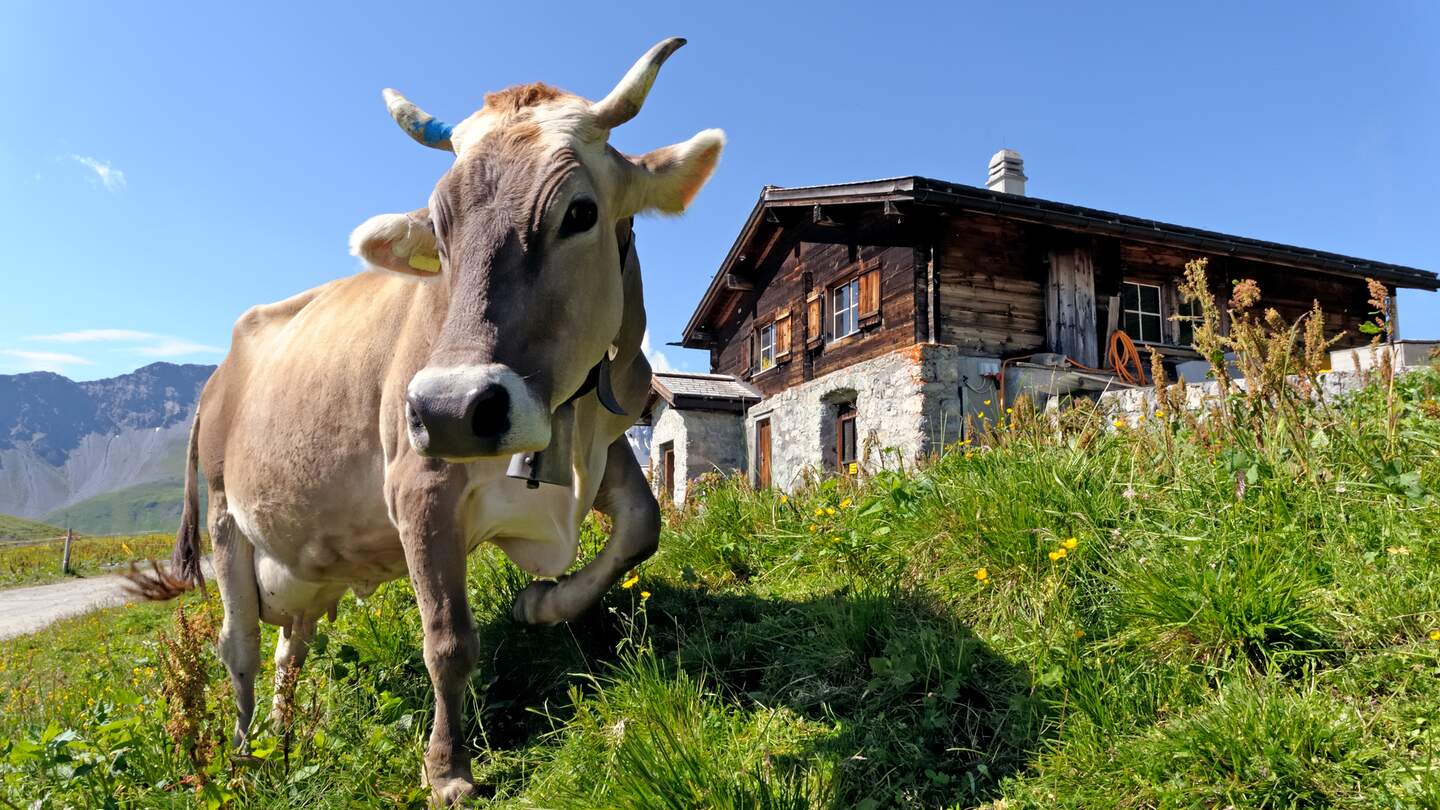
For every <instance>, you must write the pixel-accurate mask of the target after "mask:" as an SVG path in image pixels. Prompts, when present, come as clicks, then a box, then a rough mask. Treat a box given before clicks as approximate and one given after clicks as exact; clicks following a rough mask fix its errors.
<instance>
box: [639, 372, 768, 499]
mask: <svg viewBox="0 0 1440 810" xmlns="http://www.w3.org/2000/svg"><path fill="white" fill-rule="evenodd" d="M759 401H760V392H759V391H756V390H755V389H754V388H752V387H751V386H749V385H747V384H745V383H743V382H741V381H739V380H737V379H735V378H734V377H730V376H726V375H724V374H687V373H681V372H672V371H662V372H656V373H655V376H654V377H653V378H652V380H651V383H650V400H649V402H648V403H647V404H646V407H645V413H644V415H643V417H642V419H641V423H642V424H644V425H648V426H649V428H650V465H649V471H650V486H651V488H652V489H654V491H655V496H656V497H657V498H660V499H661V500H662V501H669V502H671V503H675V504H681V503H684V502H685V492H686V489H687V488H688V484H689V482H690V481H693V480H694V479H696V478H698V477H700V476H701V475H704V474H705V473H709V472H719V473H721V474H724V475H729V474H731V473H735V472H739V471H741V470H744V469H745V462H746V452H745V448H746V441H745V411H746V409H748V408H749V407H750V406H751V405H753V404H755V403H756V402H759Z"/></svg>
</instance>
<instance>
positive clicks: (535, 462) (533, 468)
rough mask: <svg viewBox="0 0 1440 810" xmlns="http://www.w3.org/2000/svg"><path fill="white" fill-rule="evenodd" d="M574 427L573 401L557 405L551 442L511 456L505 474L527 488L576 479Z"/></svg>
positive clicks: (563, 485) (561, 483) (564, 483)
mask: <svg viewBox="0 0 1440 810" xmlns="http://www.w3.org/2000/svg"><path fill="white" fill-rule="evenodd" d="M574 431H575V411H574V408H573V407H572V406H571V405H570V403H568V402H567V403H565V404H564V405H561V406H560V407H559V408H556V409H555V415H554V416H553V417H552V418H551V421H550V444H549V445H547V446H546V447H545V449H544V450H535V451H531V452H529V453H516V454H515V455H513V456H511V457H510V467H509V469H507V470H506V471H505V474H506V475H507V476H509V477H511V478H518V479H520V480H521V481H524V482H525V487H526V488H527V489H538V488H539V487H540V485H541V484H542V483H543V484H555V485H556V486H561V487H566V488H569V486H570V485H571V483H572V482H573V481H574V480H575V479H574V475H575V474H574V470H573V469H572V465H573V463H574V461H573V459H572V458H571V454H570V440H571V436H572V434H573V433H574Z"/></svg>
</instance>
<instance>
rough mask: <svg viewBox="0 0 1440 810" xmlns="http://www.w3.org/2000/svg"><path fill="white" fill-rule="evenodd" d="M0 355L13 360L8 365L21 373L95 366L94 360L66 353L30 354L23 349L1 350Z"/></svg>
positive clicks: (59, 370) (61, 370) (60, 370)
mask: <svg viewBox="0 0 1440 810" xmlns="http://www.w3.org/2000/svg"><path fill="white" fill-rule="evenodd" d="M0 355H3V356H5V357H9V358H12V359H11V361H10V363H9V364H8V365H10V366H12V367H18V368H19V369H20V370H21V371H54V372H63V371H65V369H66V368H67V367H69V366H93V365H95V362H94V361H93V360H87V359H85V358H83V357H80V356H79V355H74V354H66V353H64V352H30V351H24V350H23V349H0Z"/></svg>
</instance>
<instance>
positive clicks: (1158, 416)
mask: <svg viewBox="0 0 1440 810" xmlns="http://www.w3.org/2000/svg"><path fill="white" fill-rule="evenodd" d="M1164 415H1165V412H1164V411H1156V412H1155V418H1156V419H1159V418H1160V417H1162V416H1164Z"/></svg>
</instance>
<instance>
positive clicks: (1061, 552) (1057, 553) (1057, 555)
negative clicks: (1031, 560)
mask: <svg viewBox="0 0 1440 810" xmlns="http://www.w3.org/2000/svg"><path fill="white" fill-rule="evenodd" d="M1067 553H1069V552H1067V551H1065V549H1063V548H1057V549H1055V550H1054V551H1052V552H1050V562H1055V561H1057V560H1060V559H1062V558H1064V557H1065V555H1066V554H1067Z"/></svg>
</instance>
